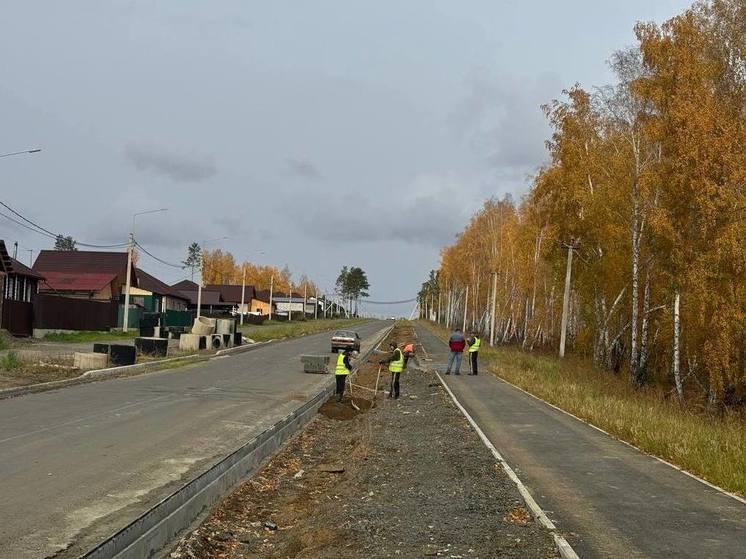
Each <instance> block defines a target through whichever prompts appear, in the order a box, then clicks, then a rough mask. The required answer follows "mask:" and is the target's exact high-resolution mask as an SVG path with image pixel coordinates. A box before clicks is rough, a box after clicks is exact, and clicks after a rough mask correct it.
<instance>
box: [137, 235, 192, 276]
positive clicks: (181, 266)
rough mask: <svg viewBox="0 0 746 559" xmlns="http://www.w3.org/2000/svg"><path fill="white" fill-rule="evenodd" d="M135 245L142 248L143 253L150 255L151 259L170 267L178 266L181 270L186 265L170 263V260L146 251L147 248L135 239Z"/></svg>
mask: <svg viewBox="0 0 746 559" xmlns="http://www.w3.org/2000/svg"><path fill="white" fill-rule="evenodd" d="M135 246H136V247H138V248H139V249H140V250H142V251H143V252H144V253H145V254H147V255H148V256H150V257H151V258H152V259H153V260H156V261H158V262H160V263H161V264H164V265H166V266H171V267H172V268H178V269H180V270H183V269H184V268H186V266H184V265H183V264H172V263H171V262H166V261H165V260H163V259H162V258H158V257H157V256H155V255H154V254H152V253H150V252H148V250H147V249H146V248H145V247H144V246H142V245H141V244H140V243H138V242H137V241H135Z"/></svg>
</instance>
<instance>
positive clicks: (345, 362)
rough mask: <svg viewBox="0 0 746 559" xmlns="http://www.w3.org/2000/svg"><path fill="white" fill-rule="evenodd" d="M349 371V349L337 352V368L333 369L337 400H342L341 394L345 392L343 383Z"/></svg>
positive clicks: (350, 368)
mask: <svg viewBox="0 0 746 559" xmlns="http://www.w3.org/2000/svg"><path fill="white" fill-rule="evenodd" d="M351 372H352V365H351V364H350V350H349V349H346V350H344V353H339V354H337V368H336V369H335V370H334V378H335V379H336V381H337V402H341V401H342V396H344V393H345V384H346V383H347V375H349V374H350V373H351Z"/></svg>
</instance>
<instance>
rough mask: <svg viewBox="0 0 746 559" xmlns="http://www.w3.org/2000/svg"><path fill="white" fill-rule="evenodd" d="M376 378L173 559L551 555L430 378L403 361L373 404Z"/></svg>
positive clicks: (407, 333) (548, 542) (366, 371)
mask: <svg viewBox="0 0 746 559" xmlns="http://www.w3.org/2000/svg"><path fill="white" fill-rule="evenodd" d="M394 336H396V337H397V340H398V341H402V340H403V339H405V338H406V339H409V338H411V337H413V336H414V332H413V330H412V329H411V327H398V328H397V331H395V333H394ZM373 359H376V357H374V358H373ZM377 374H378V366H377V365H376V364H374V363H369V364H366V365H364V366H363V367H362V368H361V370H360V373H359V374H358V375H357V376H356V377H355V379H354V381H353V382H354V384H355V385H357V386H355V387H354V388H353V390H354V392H353V400H354V402H355V403H356V405H357V407H359V408H360V410H359V411H358V410H355V409H354V408H353V407H352V405H351V402H350V401H349V400H347V401H346V402H344V403H343V404H337V403H336V402H332V401H330V402H327V403H326V404H325V405H324V406H323V407H322V408H321V409H320V412H319V415H318V417H317V418H316V419H315V420H314V421H313V422H312V423H311V424H310V425H309V426H308V427H307V428H306V429H305V430H303V431H302V432H301V433H300V434H299V435H298V436H297V437H296V438H294V439H293V440H292V441H291V443H290V444H289V445H288V446H287V447H286V448H285V449H284V450H283V451H282V452H280V453H279V454H278V455H276V456H275V458H274V459H273V460H272V461H271V462H269V463H268V464H267V465H266V466H265V467H264V468H263V469H262V470H261V471H260V472H259V473H258V474H257V475H255V476H254V477H253V478H252V479H250V480H249V481H247V482H246V483H244V484H243V485H241V486H240V487H239V488H238V489H237V490H236V491H235V492H234V493H233V494H231V495H230V496H229V497H227V498H226V499H225V500H224V501H223V502H222V503H221V504H220V505H219V506H218V507H217V508H216V509H214V510H213V511H212V513H211V514H210V515H209V516H208V517H207V519H206V520H205V521H204V522H203V524H202V525H200V526H199V527H198V528H196V529H195V530H194V531H193V532H192V533H190V534H189V535H187V536H186V537H185V538H184V539H182V541H181V542H179V544H178V545H177V547H176V548H175V549H174V550H173V552H172V553H171V557H173V558H174V559H176V558H183V557H227V558H252V559H254V558H256V559H269V558H280V557H282V558H285V557H297V558H301V557H302V558H312V559H322V558H329V557H335V558H336V557H339V558H352V557H363V556H364V557H372V558H379V557H380V558H384V557H451V558H454V559H456V558H459V557H461V558H464V559H466V558H486V557H520V558H539V557H542V558H545V557H557V556H558V554H557V551H556V548H555V546H554V542H553V540H552V537H551V535H550V534H549V533H548V532H547V531H546V530H544V529H543V527H542V526H541V525H540V524H539V523H537V522H535V521H534V520H533V519H532V518H531V516H530V515H529V514H528V512H527V511H526V509H525V508H524V503H523V501H522V499H521V497H520V494H519V493H518V490H517V489H516V487H515V486H514V485H513V483H512V482H511V481H510V480H509V478H508V477H507V476H506V475H505V473H504V472H503V471H502V469H501V468H500V467H499V466H498V465H497V464H496V463H495V461H494V458H493V457H492V455H491V454H490V452H489V451H488V450H487V449H486V448H485V447H484V445H483V444H482V442H481V441H480V440H479V438H478V436H477V435H476V433H475V432H474V431H473V430H472V429H471V428H470V426H469V424H468V423H467V422H466V420H465V419H464V417H463V416H462V415H461V414H460V412H459V411H458V410H457V409H456V408H455V407H454V406H453V404H452V403H451V401H450V399H449V398H448V396H447V394H446V393H445V391H444V389H443V387H442V386H441V385H440V383H439V382H438V380H437V377H436V376H435V375H434V374H433V373H432V372H428V371H424V370H419V369H417V368H415V367H414V366H413V364H412V363H410V369H409V370H408V371H407V372H405V373H404V375H403V376H402V397H401V399H399V400H392V399H389V398H387V397H386V394H385V392H381V391H379V392H378V394H377V397H376V399H375V401H373V397H372V396H373V394H372V392H373V391H372V390H368V389H366V388H371V387H374V386H375V384H376V377H377ZM388 381H389V378H388V373H386V372H385V371H384V373H383V374H382V375H381V379H380V381H379V387H380V388H382V389H388ZM361 386H363V387H366V388H361Z"/></svg>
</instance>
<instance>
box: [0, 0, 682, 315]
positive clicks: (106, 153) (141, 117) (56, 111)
mask: <svg viewBox="0 0 746 559" xmlns="http://www.w3.org/2000/svg"><path fill="white" fill-rule="evenodd" d="M688 4H689V2H687V1H684V0H626V1H625V2H620V1H616V0H614V1H607V0H565V1H563V2H556V1H554V0H483V1H477V0H470V1H456V0H452V1H449V2H445V1H440V2H439V1H434V0H422V1H413V0H407V1H406V2H403V1H400V0H399V1H384V0H376V1H375V2H373V1H369V2H362V1H350V0H338V1H323V0H314V1H306V2H301V1H295V2H286V1H277V0H275V1H272V2H250V1H246V0H235V1H217V0H216V1H211V2H205V1H196V0H170V1H166V0H160V1H155V0H151V1H129V2H127V1H123V0H119V1H115V0H111V1H107V2H104V1H101V0H88V1H75V0H66V1H64V2H61V1H59V0H47V1H35V0H23V1H18V0H13V1H8V0H0V14H1V16H0V153H5V152H10V151H16V150H20V149H24V148H28V147H37V146H38V147H41V148H43V152H42V153H39V154H36V155H32V156H21V157H8V158H3V159H0V193H1V195H0V200H2V201H4V202H6V203H8V204H9V205H11V206H13V207H15V208H16V209H17V210H18V211H20V212H21V213H23V214H25V215H26V216H27V217H30V218H31V219H33V220H35V221H37V222H38V223H39V224H40V225H42V226H44V227H46V228H48V229H50V230H52V231H55V232H57V231H59V232H63V233H65V234H70V235H72V236H73V237H75V238H77V239H80V240H82V241H85V242H89V243H98V244H109V243H118V242H121V241H124V240H126V236H127V233H128V232H129V230H130V228H131V223H132V214H133V213H134V212H137V211H141V210H148V209H153V208H161V207H165V208H168V209H169V211H168V212H167V213H165V214H163V215H155V216H143V217H140V218H138V225H137V230H136V236H137V238H138V240H139V241H140V243H142V244H143V246H145V247H146V248H147V249H148V250H149V251H151V252H152V253H153V254H155V255H157V256H159V257H161V258H163V259H166V260H170V261H176V262H178V261H180V260H181V259H183V258H184V253H185V249H186V246H187V245H188V244H189V243H191V242H192V241H195V240H196V241H198V242H199V241H200V240H203V239H214V238H216V237H222V236H228V237H230V238H229V240H225V241H221V243H219V244H216V245H212V246H210V248H215V246H220V247H222V248H224V249H228V250H230V251H231V252H233V254H234V255H236V257H237V258H238V259H242V258H246V259H250V260H253V261H257V262H260V263H268V264H276V265H278V266H284V265H286V264H287V265H288V266H289V267H290V268H291V269H292V270H293V271H294V272H295V274H296V276H299V275H300V274H302V273H305V274H308V275H309V276H310V277H312V278H313V279H315V280H316V281H317V283H319V284H320V285H322V286H324V287H327V288H329V287H330V286H331V285H332V284H333V282H334V279H335V278H336V275H337V273H338V271H339V269H340V267H341V266H342V265H344V264H348V265H358V266H361V267H362V268H363V269H365V270H366V271H367V272H368V276H369V279H370V281H371V299H373V300H400V299H407V298H410V297H413V296H414V295H415V294H416V292H417V290H418V288H419V284H420V283H421V282H422V281H423V280H424V279H425V277H426V275H427V273H428V271H429V270H430V269H432V268H434V267H436V266H437V263H438V255H439V250H440V247H442V246H443V245H445V244H447V243H449V242H450V241H451V240H452V239H453V236H454V235H455V234H456V233H458V232H459V231H460V230H461V229H462V228H463V226H464V225H465V224H466V222H467V221H468V219H469V216H470V215H471V214H472V213H473V211H474V210H475V209H477V208H478V207H479V206H480V205H481V204H482V202H483V200H484V199H485V198H488V197H490V196H497V197H502V196H503V195H504V194H505V193H512V194H513V195H514V196H516V197H519V196H520V195H521V194H522V193H524V192H525V191H526V188H527V185H528V184H529V182H530V181H529V177H530V175H531V174H532V173H533V172H534V171H535V170H536V168H537V167H538V166H539V165H541V164H542V162H543V161H544V158H545V151H544V140H545V139H546V137H547V135H548V129H547V127H546V124H545V121H544V118H543V115H542V113H541V109H540V105H541V104H542V103H545V102H547V101H549V100H551V99H553V98H556V97H558V96H560V95H561V91H562V89H563V88H566V87H569V86H571V85H572V84H574V83H576V82H579V83H580V84H582V85H584V86H586V87H592V86H594V85H603V84H605V83H607V82H609V81H610V79H611V77H610V74H609V71H608V68H607V66H606V60H608V58H609V56H610V55H611V53H612V52H613V51H614V50H615V49H618V48H620V47H623V46H625V45H629V44H632V43H633V41H634V35H633V26H634V24H635V22H636V21H638V20H655V21H659V22H660V21H662V20H664V19H667V18H669V17H671V16H672V15H674V14H676V13H679V12H680V11H682V10H683V9H685V8H686V7H687V6H688ZM6 213H7V212H6ZM0 238H3V239H5V241H6V244H8V245H9V248H10V250H12V244H13V242H14V241H17V242H18V243H19V245H20V248H19V259H21V260H22V261H24V262H26V261H28V257H29V252H28V250H29V249H33V250H34V252H36V251H38V250H39V249H41V248H50V242H49V241H48V239H45V238H44V237H41V236H39V235H36V234H34V233H31V232H29V231H27V230H25V229H22V228H20V227H19V226H17V225H16V224H13V223H11V222H9V221H8V220H6V219H5V218H2V217H0ZM262 252H263V253H264V254H260V253H262ZM141 264H142V267H143V268H145V269H146V270H148V271H150V272H151V273H153V274H155V275H157V276H158V277H160V278H161V279H163V280H164V281H167V282H168V283H173V282H175V281H178V280H180V279H182V278H183V277H185V274H184V273H183V272H181V271H180V270H177V269H173V268H168V267H166V266H163V265H161V264H159V263H157V262H155V261H153V260H151V259H150V258H149V257H147V256H146V255H142V261H141ZM411 307H412V306H411V305H403V306H400V307H396V308H395V309H394V310H393V311H391V312H390V313H391V314H409V312H410V310H411ZM380 312H382V313H386V314H389V311H387V310H385V309H380Z"/></svg>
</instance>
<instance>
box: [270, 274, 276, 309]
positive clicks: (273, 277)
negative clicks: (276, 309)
mask: <svg viewBox="0 0 746 559" xmlns="http://www.w3.org/2000/svg"><path fill="white" fill-rule="evenodd" d="M274 285H275V275H274V274H272V275H271V276H269V320H272V289H273V288H274Z"/></svg>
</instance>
